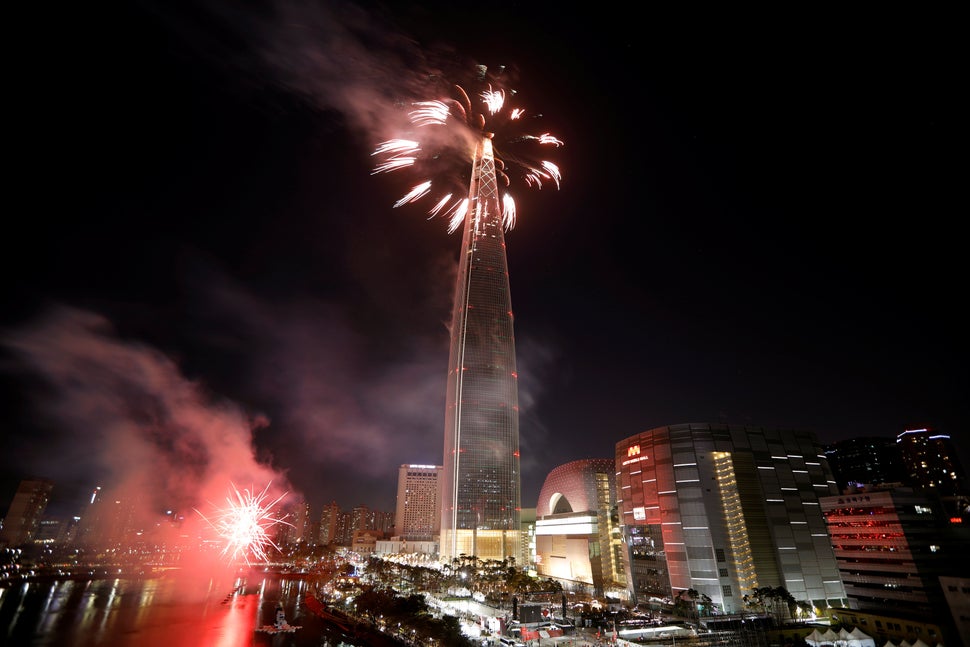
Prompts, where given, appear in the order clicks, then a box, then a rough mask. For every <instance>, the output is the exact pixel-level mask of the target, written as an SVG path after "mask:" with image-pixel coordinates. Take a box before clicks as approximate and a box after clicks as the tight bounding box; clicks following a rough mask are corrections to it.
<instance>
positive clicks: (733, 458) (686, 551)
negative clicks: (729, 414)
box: [616, 424, 846, 613]
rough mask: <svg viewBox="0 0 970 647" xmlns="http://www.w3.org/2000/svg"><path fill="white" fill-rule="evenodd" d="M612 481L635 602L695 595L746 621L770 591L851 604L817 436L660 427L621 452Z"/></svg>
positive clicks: (817, 602) (622, 445) (623, 444)
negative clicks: (761, 593) (825, 503)
mask: <svg viewBox="0 0 970 647" xmlns="http://www.w3.org/2000/svg"><path fill="white" fill-rule="evenodd" d="M616 472H617V483H616V487H617V507H618V510H619V515H620V523H621V524H622V526H623V534H624V541H625V543H626V546H627V553H626V559H627V560H628V566H629V567H628V568H627V572H628V573H629V577H628V586H629V591H630V593H631V596H632V598H633V600H634V601H636V600H637V599H638V598H642V597H645V596H650V595H658V596H659V597H665V596H671V597H676V596H677V595H678V594H679V593H680V592H682V591H687V590H689V589H694V590H695V591H697V592H698V593H700V594H702V595H707V596H708V597H710V599H711V601H712V603H713V604H714V605H715V607H716V608H718V609H720V610H721V612H725V613H738V612H741V611H742V610H743V609H744V603H743V597H744V596H745V595H747V594H749V593H751V591H752V590H753V589H755V588H760V587H766V586H770V587H784V588H785V589H786V590H787V591H788V592H789V593H790V594H791V595H792V596H793V597H794V598H795V599H796V600H798V601H802V602H809V603H811V604H812V605H813V606H814V607H816V608H820V609H825V608H828V607H838V606H843V605H844V601H845V597H846V596H845V590H844V588H843V586H842V581H841V579H840V578H839V567H838V563H837V561H836V559H835V554H834V552H833V550H832V546H831V544H830V543H829V536H828V531H827V529H826V525H825V519H824V517H823V516H822V511H821V508H820V505H819V498H820V497H823V496H828V495H833V494H838V491H837V488H836V485H835V481H834V479H833V478H832V472H831V470H830V469H829V466H828V461H827V460H826V458H825V456H824V454H822V450H821V446H820V445H819V444H818V442H817V440H816V438H815V435H814V434H812V433H810V432H802V431H788V430H777V429H765V428H760V427H750V426H740V425H723V424H681V425H671V426H668V427H659V428H657V429H651V430H649V431H645V432H643V433H640V434H636V435H634V436H631V437H629V438H626V439H624V440H621V441H620V442H618V443H617V444H616ZM658 587H660V588H659V589H658Z"/></svg>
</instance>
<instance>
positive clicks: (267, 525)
mask: <svg viewBox="0 0 970 647" xmlns="http://www.w3.org/2000/svg"><path fill="white" fill-rule="evenodd" d="M268 490H269V484H267V485H266V487H265V488H264V489H263V491H262V492H260V493H259V494H255V491H250V490H244V491H242V492H240V491H239V490H238V489H236V486H235V485H232V484H230V491H229V496H228V497H226V507H224V508H220V509H218V510H217V511H216V514H215V519H214V520H210V519H208V518H207V517H206V516H205V515H203V514H202V513H201V512H199V511H198V510H196V512H199V515H200V516H201V517H202V518H203V519H205V521H206V522H207V523H208V524H209V525H210V526H211V527H212V529H213V530H215V531H216V532H217V533H218V534H219V536H220V537H221V538H222V539H223V541H225V542H226V545H225V547H224V548H223V549H222V555H223V556H224V557H227V558H228V559H229V561H231V562H234V561H238V560H243V561H245V562H246V563H247V564H249V563H250V555H252V557H253V558H255V559H256V561H265V560H266V557H267V550H269V549H270V548H273V549H275V550H276V551H277V552H279V550H280V548H279V546H277V545H276V543H275V542H273V539H272V538H271V537H270V535H269V530H271V529H272V528H273V527H275V526H280V525H286V526H292V524H291V523H289V522H287V521H286V520H285V516H281V515H279V514H278V513H277V512H275V511H274V507H275V506H276V504H277V503H279V502H280V501H282V500H283V498H284V497H285V496H286V494H287V493H283V494H281V495H280V496H279V497H277V498H276V499H273V500H272V501H269V502H267V499H268V498H269V496H268V495H267V491H268Z"/></svg>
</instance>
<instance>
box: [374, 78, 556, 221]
mask: <svg viewBox="0 0 970 647" xmlns="http://www.w3.org/2000/svg"><path fill="white" fill-rule="evenodd" d="M479 71H480V76H479V80H484V77H485V68H484V67H480V68H479ZM453 90H454V95H455V97H453V98H446V99H435V100H431V101H418V102H415V103H413V104H411V110H410V111H409V112H408V119H409V121H410V123H411V126H412V127H413V133H412V135H413V136H409V138H406V139H403V138H402V139H390V140H387V141H385V142H382V143H380V144H379V145H378V146H377V147H376V148H375V150H374V152H373V153H371V155H372V156H374V157H376V158H377V159H378V160H379V161H378V162H377V163H376V164H375V166H374V167H373V169H372V172H371V175H377V174H379V173H389V172H392V171H400V170H402V169H415V172H416V173H418V174H419V175H421V176H422V177H421V181H420V182H418V183H417V184H414V185H413V186H412V188H411V189H410V190H409V191H407V192H406V193H405V194H404V195H403V196H402V197H401V198H400V199H399V200H398V201H397V202H395V203H394V207H395V208H397V207H401V206H403V205H406V204H411V203H416V202H419V201H421V200H422V199H423V198H425V197H426V196H432V199H433V200H434V204H433V205H432V206H431V207H430V208H429V209H428V213H429V214H430V217H432V218H433V217H435V216H440V217H443V218H445V219H447V221H448V231H449V233H450V232H454V231H455V230H457V229H458V228H459V227H460V226H461V224H462V222H463V221H464V218H465V215H466V214H467V212H468V208H469V204H468V199H467V198H466V197H464V195H467V187H468V181H467V177H468V176H467V174H468V172H469V169H470V168H471V164H470V162H471V161H472V160H473V158H474V152H473V151H470V150H469V149H468V147H467V143H468V142H469V141H476V140H477V141H480V140H481V138H490V139H492V145H493V152H494V157H495V167H496V168H495V172H496V176H497V180H499V181H500V182H502V183H503V184H504V185H505V186H506V187H508V186H510V184H511V182H510V179H509V174H510V173H513V172H517V173H518V178H520V179H521V181H522V182H523V183H524V184H525V185H526V186H527V187H534V188H537V189H541V188H542V187H543V184H554V185H555V187H556V188H557V189H558V188H559V184H560V181H561V180H562V176H561V173H560V171H559V167H558V166H557V165H556V164H554V163H552V162H551V161H548V160H540V159H536V158H535V157H534V156H533V153H534V152H536V150H537V148H539V147H543V148H559V147H560V146H563V142H562V140H560V139H559V138H557V137H555V136H554V135H552V134H550V133H548V132H540V133H539V134H533V133H527V132H522V128H523V125H524V124H525V122H526V121H531V118H532V117H538V116H539V115H532V116H531V117H530V115H529V114H528V113H527V112H526V111H525V109H523V108H522V107H519V106H511V107H509V106H508V105H507V104H508V103H509V102H510V99H511V98H512V97H514V96H515V92H514V91H510V90H506V89H503V88H494V87H493V85H492V84H491V83H489V84H487V85H486V88H485V89H484V90H482V91H481V92H480V93H479V94H478V95H475V96H477V97H478V99H479V100H480V102H481V106H480V110H479V111H476V110H475V106H473V104H472V101H471V99H470V97H469V95H468V93H467V92H466V91H465V90H464V88H462V87H461V86H457V85H456V86H454V88H453ZM485 114H488V116H489V120H488V122H486V118H485ZM486 126H487V129H486ZM442 129H444V132H445V135H444V136H443V137H442V136H441V132H442ZM449 129H454V130H449ZM515 129H518V130H515ZM506 130H509V131H513V132H510V133H509V134H508V136H505V135H506V132H505V131H506ZM499 142H502V145H500V144H499ZM506 144H507V145H508V150H505V149H504V148H503V147H504V146H505V145H506ZM516 147H519V148H522V147H529V148H530V150H529V151H528V152H526V153H525V154H523V153H522V152H520V151H518V150H516ZM459 187H460V188H459ZM463 193H464V195H463ZM456 196H457V197H456ZM502 211H503V213H502V221H503V224H504V226H505V228H506V230H509V229H512V227H514V226H515V219H516V207H515V200H514V199H513V198H512V196H511V195H509V194H508V193H505V194H504V195H503V196H502Z"/></svg>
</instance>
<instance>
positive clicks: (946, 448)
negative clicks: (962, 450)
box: [896, 429, 970, 497]
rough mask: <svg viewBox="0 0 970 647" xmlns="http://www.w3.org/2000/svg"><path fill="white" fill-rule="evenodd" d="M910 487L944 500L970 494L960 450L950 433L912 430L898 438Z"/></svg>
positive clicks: (900, 454)
mask: <svg viewBox="0 0 970 647" xmlns="http://www.w3.org/2000/svg"><path fill="white" fill-rule="evenodd" d="M896 446H897V447H898V448H899V456H900V459H901V461H902V465H903V470H904V471H905V482H906V484H907V485H911V486H913V487H918V488H929V489H932V490H935V491H936V492H938V493H939V495H940V496H941V497H955V496H959V495H966V494H968V493H970V491H968V489H967V475H966V472H964V470H963V466H962V465H961V464H960V459H959V456H958V454H957V450H956V447H954V446H953V443H952V441H951V440H950V437H949V436H948V435H946V434H939V433H935V432H934V431H932V430H930V429H908V430H906V431H904V432H903V433H901V434H899V435H898V436H896Z"/></svg>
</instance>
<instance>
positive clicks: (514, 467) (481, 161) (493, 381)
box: [439, 134, 521, 561]
mask: <svg viewBox="0 0 970 647" xmlns="http://www.w3.org/2000/svg"><path fill="white" fill-rule="evenodd" d="M503 227H504V223H503V214H502V205H501V202H500V200H499V195H498V186H497V181H496V173H495V159H494V157H493V153H492V142H491V139H490V136H489V135H487V134H486V135H485V136H484V137H482V139H481V141H480V142H479V143H478V146H477V150H476V152H475V158H474V161H473V165H472V175H471V182H470V187H469V194H468V209H467V212H466V214H465V221H464V230H463V234H462V244H461V258H460V259H459V268H458V280H457V285H456V288H455V305H454V313H453V315H452V320H451V353H450V358H449V361H448V386H447V399H446V403H445V407H446V409H445V443H444V469H443V470H442V506H441V507H442V510H441V537H440V543H439V551H440V558H441V560H442V561H450V560H451V559H453V558H455V557H458V556H460V555H463V554H464V555H468V556H475V557H478V558H479V559H483V560H486V559H497V560H504V559H507V558H510V557H511V558H514V559H517V558H518V556H519V544H520V538H521V529H520V523H519V522H520V505H521V473H520V471H519V406H518V376H517V374H516V366H515V341H514V337H513V333H512V322H513V316H512V301H511V298H510V295H509V272H508V261H507V259H506V255H505V233H504V229H503Z"/></svg>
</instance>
